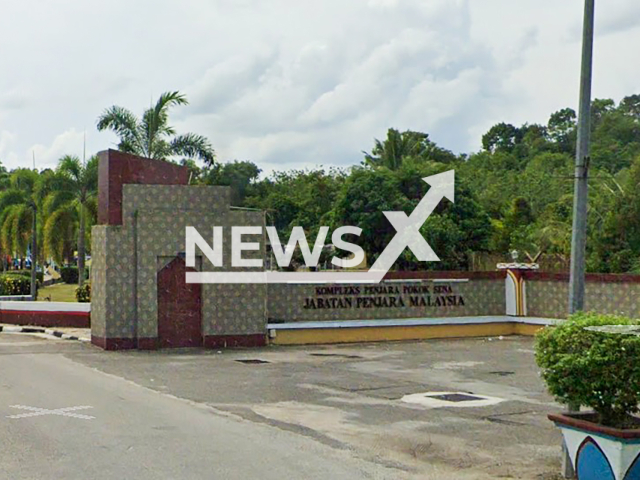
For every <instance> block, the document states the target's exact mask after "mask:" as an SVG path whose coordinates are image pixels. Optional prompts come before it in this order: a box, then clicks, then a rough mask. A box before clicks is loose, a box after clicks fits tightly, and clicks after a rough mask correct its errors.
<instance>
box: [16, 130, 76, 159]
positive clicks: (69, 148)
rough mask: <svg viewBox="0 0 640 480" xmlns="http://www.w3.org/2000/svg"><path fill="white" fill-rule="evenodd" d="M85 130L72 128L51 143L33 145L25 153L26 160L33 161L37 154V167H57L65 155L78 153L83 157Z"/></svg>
mask: <svg viewBox="0 0 640 480" xmlns="http://www.w3.org/2000/svg"><path fill="white" fill-rule="evenodd" d="M83 137H84V132H79V131H77V130H76V129H75V128H71V129H69V130H67V131H65V132H64V133H61V134H60V135H57V136H56V137H55V138H54V139H53V141H52V142H51V144H50V145H48V146H47V145H41V144H36V145H33V146H32V147H31V148H29V149H28V151H27V152H26V154H25V161H26V163H29V161H33V156H34V155H35V162H36V168H38V169H42V168H55V166H56V165H57V163H58V160H59V159H60V158H61V157H63V156H64V155H76V156H77V157H79V158H82V150H83V148H82V145H83V141H84V138H83Z"/></svg>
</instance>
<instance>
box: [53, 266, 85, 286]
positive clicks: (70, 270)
mask: <svg viewBox="0 0 640 480" xmlns="http://www.w3.org/2000/svg"><path fill="white" fill-rule="evenodd" d="M84 272H85V273H84V278H85V279H88V278H89V269H88V268H85V269H84ZM60 277H62V281H63V282H64V283H71V284H73V283H78V267H62V268H61V269H60Z"/></svg>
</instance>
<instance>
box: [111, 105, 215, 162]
mask: <svg viewBox="0 0 640 480" xmlns="http://www.w3.org/2000/svg"><path fill="white" fill-rule="evenodd" d="M188 103H189V102H188V101H187V98H186V97H185V95H184V94H181V93H180V92H166V93H163V94H162V95H160V98H159V99H158V101H157V102H156V104H155V106H154V107H151V108H149V109H147V110H145V112H144V113H143V115H142V118H138V117H137V116H136V115H135V114H133V113H132V112H131V111H130V110H127V109H126V108H123V107H119V106H117V105H113V106H111V107H109V108H107V109H106V110H105V111H104V112H103V113H102V115H100V117H99V118H98V130H99V131H102V130H112V131H113V132H114V133H115V134H116V135H118V137H119V138H120V143H119V144H118V150H120V151H122V152H128V153H133V154H134V155H140V156H143V157H148V158H157V159H161V160H168V159H169V158H170V157H172V156H175V155H179V156H183V157H187V158H199V159H201V160H203V161H204V162H205V163H206V164H207V165H212V164H213V163H214V162H215V153H214V150H213V147H212V146H211V144H210V143H209V140H207V138H206V137H203V136H202V135H196V134H195V133H186V134H183V135H176V132H175V130H174V129H173V127H171V126H170V125H169V123H168V121H169V115H168V113H169V108H171V107H173V106H177V105H187V104H188Z"/></svg>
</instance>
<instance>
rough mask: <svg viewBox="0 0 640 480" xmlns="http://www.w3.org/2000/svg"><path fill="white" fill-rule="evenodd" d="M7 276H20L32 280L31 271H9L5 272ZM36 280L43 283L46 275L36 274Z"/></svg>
mask: <svg viewBox="0 0 640 480" xmlns="http://www.w3.org/2000/svg"><path fill="white" fill-rule="evenodd" d="M4 274H5V275H20V276H23V277H28V278H31V270H26V269H23V270H7V271H6V272H4ZM36 279H37V280H38V282H40V283H42V282H43V281H44V273H42V272H36Z"/></svg>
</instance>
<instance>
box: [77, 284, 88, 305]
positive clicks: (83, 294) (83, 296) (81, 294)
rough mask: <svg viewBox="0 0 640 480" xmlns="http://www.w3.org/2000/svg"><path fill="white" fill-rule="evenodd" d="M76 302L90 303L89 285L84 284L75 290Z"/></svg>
mask: <svg viewBox="0 0 640 480" xmlns="http://www.w3.org/2000/svg"><path fill="white" fill-rule="evenodd" d="M76 300H78V301H79V302H82V303H89V302H91V283H89V282H86V283H84V284H82V286H81V287H78V288H76Z"/></svg>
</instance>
